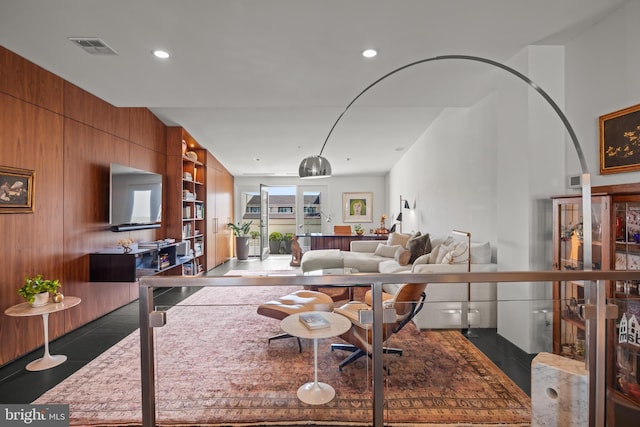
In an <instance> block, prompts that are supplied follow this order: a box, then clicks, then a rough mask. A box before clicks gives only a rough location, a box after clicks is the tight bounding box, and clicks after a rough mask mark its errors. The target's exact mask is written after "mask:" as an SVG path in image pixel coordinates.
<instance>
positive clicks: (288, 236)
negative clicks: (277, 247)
mask: <svg viewBox="0 0 640 427" xmlns="http://www.w3.org/2000/svg"><path fill="white" fill-rule="evenodd" d="M282 241H283V242H284V253H285V254H290V253H291V242H292V241H293V233H284V235H283V236H282Z"/></svg>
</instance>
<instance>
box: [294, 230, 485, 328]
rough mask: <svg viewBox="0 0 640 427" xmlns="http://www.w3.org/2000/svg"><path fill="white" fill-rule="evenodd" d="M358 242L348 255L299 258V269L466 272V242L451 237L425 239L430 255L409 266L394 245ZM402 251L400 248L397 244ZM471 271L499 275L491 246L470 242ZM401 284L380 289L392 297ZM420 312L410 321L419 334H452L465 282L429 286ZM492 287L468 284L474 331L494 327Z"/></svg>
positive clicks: (464, 297) (462, 305)
mask: <svg viewBox="0 0 640 427" xmlns="http://www.w3.org/2000/svg"><path fill="white" fill-rule="evenodd" d="M392 240H393V239H392V236H390V238H389V241H376V240H368V241H367V240H357V241H353V242H351V251H350V252H346V251H339V250H333V249H327V250H318V251H309V252H306V253H305V254H304V255H303V257H302V263H301V264H302V270H303V271H310V270H318V269H322V268H341V267H350V268H354V269H357V270H358V271H360V272H362V273H366V272H369V273H373V272H379V273H387V274H389V273H407V272H413V273H446V272H452V273H453V272H465V271H467V253H468V251H467V249H466V248H467V242H466V241H460V240H455V239H454V238H453V237H450V236H445V237H440V238H438V237H435V238H434V237H431V236H430V237H429V240H430V247H428V248H427V250H428V251H429V252H428V254H424V255H421V256H419V257H417V258H416V259H415V260H414V261H413V262H412V263H406V262H403V260H404V261H406V258H407V257H406V255H407V254H406V253H405V254H404V255H405V257H404V259H403V256H402V255H401V254H400V253H401V252H403V250H404V249H405V248H403V249H400V250H399V249H398V248H397V246H398V245H394V244H389V243H397V242H394V241H392ZM400 246H401V247H402V245H400ZM471 271H477V272H485V271H486V272H491V271H497V264H496V263H495V262H492V251H491V247H490V244H489V242H483V243H476V242H471ZM398 286H400V284H399V283H398V284H385V285H384V286H383V288H384V290H385V291H386V292H389V293H392V294H393V293H395V290H396V289H397V287H398ZM426 293H427V299H426V303H425V306H424V308H423V309H422V311H421V312H420V313H418V315H417V316H416V317H415V318H414V320H413V321H414V323H415V324H416V326H417V327H418V328H420V329H455V328H458V329H459V328H463V327H466V326H465V325H461V310H462V309H463V308H465V307H466V303H467V283H430V284H429V285H428V286H427V291H426ZM496 298H497V287H496V283H494V282H492V283H472V284H471V301H472V302H471V308H470V319H471V326H472V328H495V327H496V326H497V303H496Z"/></svg>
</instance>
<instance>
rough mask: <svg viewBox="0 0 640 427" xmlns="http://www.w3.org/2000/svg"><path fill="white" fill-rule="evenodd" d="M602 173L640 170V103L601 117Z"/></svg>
mask: <svg viewBox="0 0 640 427" xmlns="http://www.w3.org/2000/svg"><path fill="white" fill-rule="evenodd" d="M598 122H599V128H600V173H601V174H610V173H620V172H633V171H637V170H640V154H638V153H639V152H640V144H639V143H638V141H640V139H639V137H640V130H639V129H638V128H639V127H640V104H638V105H634V106H632V107H628V108H624V109H622V110H618V111H614V112H613V113H609V114H605V115H603V116H600V118H599V121H598Z"/></svg>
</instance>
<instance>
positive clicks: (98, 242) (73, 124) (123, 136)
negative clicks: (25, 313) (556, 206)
mask: <svg viewBox="0 0 640 427" xmlns="http://www.w3.org/2000/svg"><path fill="white" fill-rule="evenodd" d="M0 146H1V147H2V155H1V156H0V166H10V167H16V168H23V169H33V170H35V185H34V186H35V212H34V213H32V214H0V235H2V244H3V249H4V250H3V251H2V253H3V257H2V263H1V265H2V268H1V269H0V342H1V343H2V345H0V365H3V364H5V363H7V362H9V361H11V360H13V359H15V358H17V357H20V356H21V355H24V354H26V353H27V352H29V351H31V350H33V349H35V348H37V347H40V346H42V345H43V332H42V319H41V318H40V317H31V318H13V317H8V316H6V315H5V314H4V311H5V309H6V308H8V307H10V306H12V305H14V304H17V303H20V302H23V299H22V298H21V297H20V296H19V295H18V294H17V293H16V290H17V289H18V287H20V286H21V285H22V283H23V281H24V277H25V275H30V276H33V275H36V274H38V273H41V274H42V275H43V276H45V277H47V278H57V279H60V280H61V282H62V292H63V293H64V294H67V295H75V296H78V297H80V298H82V303H81V304H80V305H79V306H77V307H74V308H72V309H69V310H66V311H63V312H60V313H56V314H52V315H51V316H50V317H49V335H50V338H51V339H55V338H56V337H58V336H60V335H62V334H64V333H66V332H68V331H70V330H72V329H75V328H77V327H79V326H81V325H83V324H86V323H88V322H89V321H91V320H94V319H96V318H98V317H100V316H102V315H104V314H106V313H108V312H110V311H112V310H114V309H116V308H118V307H120V306H122V305H124V304H126V303H128V302H130V301H132V300H134V299H136V298H137V296H138V287H137V284H131V283H91V282H89V281H88V280H89V253H91V252H95V251H98V250H101V249H103V248H105V247H107V246H113V245H115V244H116V241H117V240H118V239H119V238H122V237H131V238H133V239H134V240H136V241H138V240H154V239H159V238H164V234H165V231H164V229H153V230H139V231H132V232H127V233H114V232H111V231H108V229H107V228H108V194H109V166H110V163H112V162H114V163H122V164H125V165H129V166H132V167H137V168H141V169H148V170H151V171H153V172H156V173H160V174H163V175H165V176H166V170H165V169H166V153H165V147H166V127H165V126H164V124H163V123H162V122H161V121H160V120H158V119H157V118H156V117H155V116H154V115H153V114H152V113H151V112H150V111H149V110H147V109H146V108H117V107H114V106H112V105H110V104H108V103H106V102H104V101H102V100H101V99H99V98H97V97H95V96H94V95H92V94H90V93H87V92H86V91H84V90H82V89H80V88H78V87H76V86H75V85H73V84H71V83H69V82H66V81H64V80H62V79H61V78H59V77H57V76H55V75H54V74H52V73H50V72H48V71H46V70H43V69H42V68H40V67H38V66H36V65H35V64H33V63H31V62H29V61H27V60H25V59H24V58H21V57H20V56H18V55H16V54H14V53H12V52H10V51H9V50H7V49H5V48H4V47H1V46H0Z"/></svg>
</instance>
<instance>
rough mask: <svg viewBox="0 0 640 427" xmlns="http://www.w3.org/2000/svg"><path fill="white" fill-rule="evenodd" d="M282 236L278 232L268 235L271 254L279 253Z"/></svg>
mask: <svg viewBox="0 0 640 427" xmlns="http://www.w3.org/2000/svg"><path fill="white" fill-rule="evenodd" d="M283 238H284V236H283V235H282V233H280V232H279V231H274V232H272V233H269V252H271V253H272V254H279V253H280V244H281V243H282V239H283Z"/></svg>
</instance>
